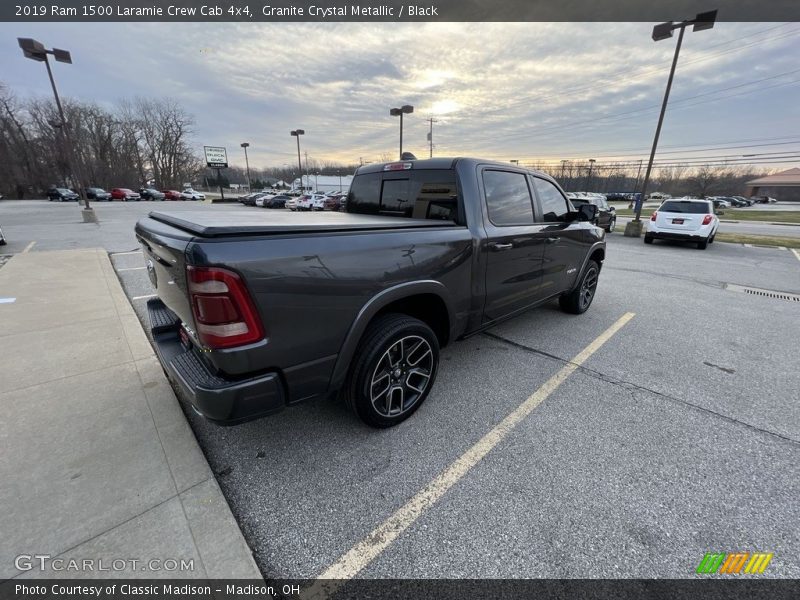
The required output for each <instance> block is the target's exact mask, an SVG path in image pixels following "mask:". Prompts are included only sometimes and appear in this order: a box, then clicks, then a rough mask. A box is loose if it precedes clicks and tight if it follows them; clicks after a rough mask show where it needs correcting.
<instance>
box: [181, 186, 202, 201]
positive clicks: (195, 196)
mask: <svg viewBox="0 0 800 600" xmlns="http://www.w3.org/2000/svg"><path fill="white" fill-rule="evenodd" d="M181 198H183V199H184V200H205V199H206V195H205V194H201V193H200V192H196V191H195V190H193V189H192V188H186V189H185V190H183V191H182V192H181Z"/></svg>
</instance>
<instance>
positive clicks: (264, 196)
mask: <svg viewBox="0 0 800 600" xmlns="http://www.w3.org/2000/svg"><path fill="white" fill-rule="evenodd" d="M275 196H277V194H275V193H274V192H264V193H262V194H260V195H259V196H258V197H257V198H256V202H255V205H256V206H259V207H261V208H264V201H265V200H269V199H270V198H274V197H275Z"/></svg>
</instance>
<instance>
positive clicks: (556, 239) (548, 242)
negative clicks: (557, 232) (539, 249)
mask: <svg viewBox="0 0 800 600" xmlns="http://www.w3.org/2000/svg"><path fill="white" fill-rule="evenodd" d="M559 241H561V238H560V237H549V238H547V239H546V240H545V243H547V244H555V243H556V242H559Z"/></svg>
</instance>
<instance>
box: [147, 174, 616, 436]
mask: <svg viewBox="0 0 800 600" xmlns="http://www.w3.org/2000/svg"><path fill="white" fill-rule="evenodd" d="M596 211H597V209H596V207H595V206H593V205H590V204H587V205H584V206H581V207H580V209H578V210H577V211H576V210H574V208H573V207H572V206H571V205H570V203H569V201H568V200H567V198H566V196H565V195H564V192H563V191H562V190H561V188H560V187H559V186H558V184H557V183H556V182H555V180H554V179H552V178H551V177H549V176H548V175H546V174H544V173H539V172H535V171H529V170H527V169H523V168H520V167H517V166H514V165H510V164H508V163H501V162H491V161H485V160H479V159H470V158H456V159H453V158H447V159H445V158H435V159H428V160H419V161H416V160H408V161H403V162H398V163H386V164H370V165H365V166H363V167H360V168H359V169H358V170H357V171H356V173H355V177H354V179H353V181H352V186H351V188H350V196H349V198H348V212H347V213H330V214H327V215H324V216H322V215H320V216H313V215H312V216H306V215H304V216H299V215H293V214H291V213H285V214H283V215H281V218H280V219H275V217H274V215H272V214H265V213H264V212H263V211H261V212H253V213H247V214H245V213H239V214H238V216H237V215H236V214H234V213H228V214H227V216H226V219H225V220H222V221H221V220H220V219H219V218H218V217H217V215H216V214H215V212H214V211H194V212H192V211H190V212H188V213H187V212H185V211H181V212H180V213H170V212H169V211H153V212H151V213H150V215H149V216H147V217H145V218H143V219H141V220H140V221H139V222H138V223H137V225H136V236H137V238H138V240H139V241H140V243H141V246H142V250H143V253H144V258H145V260H146V261H147V264H148V266H149V267H150V268H149V269H148V274H149V276H150V280H151V282H152V284H153V286H154V288H155V290H156V294H157V296H158V298H153V299H151V300H149V301H148V304H147V309H148V312H149V315H150V322H151V333H152V338H153V340H154V345H155V347H156V349H157V352H158V356H159V359H160V361H161V364H162V365H163V367H164V369H165V371H166V372H167V374H168V376H169V377H170V379H171V380H172V381H173V382H174V384H175V385H176V386H178V387H179V388H180V389H181V390H182V392H183V394H184V395H185V397H186V398H187V399H188V401H189V402H190V403H191V404H192V406H193V407H194V409H195V410H196V411H197V412H198V413H199V414H201V415H204V416H205V417H207V418H208V419H211V420H214V421H222V422H239V421H243V420H247V419H251V418H256V417H259V416H263V415H266V414H269V413H272V412H275V411H278V410H280V409H283V408H284V407H286V406H287V405H289V404H294V403H295V402H297V401H300V400H306V399H311V398H315V397H322V396H336V395H338V394H339V392H342V395H343V396H344V398H345V400H346V402H347V404H348V406H350V407H351V408H352V409H353V410H354V411H355V413H356V414H357V415H358V416H359V417H360V418H361V419H362V420H363V421H364V422H366V423H368V424H369V425H371V426H374V427H390V426H392V425H396V424H397V423H400V422H401V421H403V420H404V419H406V418H407V417H409V416H410V415H411V414H412V413H414V411H415V410H416V409H417V408H419V406H420V405H421V404H422V403H423V402H424V401H425V399H426V397H427V396H428V394H429V392H430V391H431V389H432V387H433V385H434V381H435V379H436V373H437V371H438V369H439V368H440V365H439V350H440V348H441V347H443V346H444V345H446V344H447V343H450V342H453V341H455V340H459V339H462V338H464V337H465V336H468V335H471V334H474V333H477V332H479V331H482V330H484V329H486V328H487V327H490V326H492V325H494V324H496V323H498V322H499V321H501V320H504V319H506V318H508V317H510V316H513V315H517V314H520V313H521V312H523V311H525V310H527V309H530V308H533V307H535V306H538V305H541V304H543V303H545V302H550V301H552V300H555V299H558V301H559V304H560V306H561V308H562V309H563V310H564V311H565V312H568V313H573V314H582V313H584V312H585V311H586V310H588V309H589V307H590V306H591V304H592V300H593V298H594V295H595V291H596V289H597V283H598V278H599V274H600V270H601V267H602V264H603V260H604V258H605V253H606V243H605V235H606V234H605V232H604V231H603V230H602V229H600V228H599V227H597V226H596V225H594V224H592V221H593V220H594V218H595V217H596ZM343 233H345V234H347V233H349V234H350V235H342V234H343ZM356 239H357V243H354V240H356ZM414 248H416V249H417V250H416V251H415V250H413V249H414ZM366 256H368V257H369V260H365V257H366ZM476 282H479V285H478V284H476ZM545 318H547V317H546V316H545ZM586 325H590V324H589V323H588V322H587V323H586ZM570 327H571V328H579V327H581V325H580V322H575V323H574V324H572V325H570ZM476 360H480V358H476ZM443 368H444V367H443Z"/></svg>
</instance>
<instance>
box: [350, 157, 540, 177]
mask: <svg viewBox="0 0 800 600" xmlns="http://www.w3.org/2000/svg"><path fill="white" fill-rule="evenodd" d="M459 162H469V163H472V164H474V165H494V166H497V167H503V168H508V167H512V168H519V169H522V170H524V171H530V172H531V173H536V174H537V175H543V176H545V177H548V175H547V174H546V173H542V172H540V171H537V170H536V169H529V168H527V167H520V166H518V165H513V164H510V163H507V162H500V161H497V160H486V159H483V158H474V157H468V156H459V157H441V158H440V157H437V158H424V159H412V160H393V161H390V162H380V163H370V164H368V165H364V166H363V167H359V168H358V169H356V173H355V174H356V175H363V174H364V173H380V172H383V171H384V170H387V169H385V167H386V166H387V165H394V164H399V163H411V167H409V169H410V170H415V169H453V168H455V166H456V163H459Z"/></svg>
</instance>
